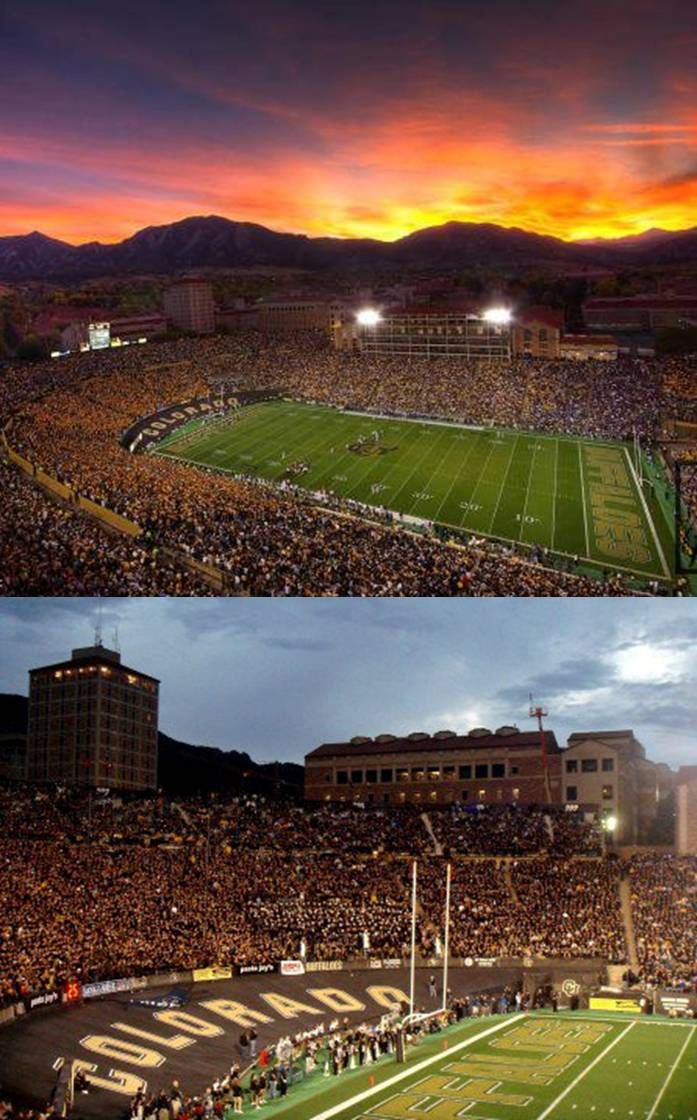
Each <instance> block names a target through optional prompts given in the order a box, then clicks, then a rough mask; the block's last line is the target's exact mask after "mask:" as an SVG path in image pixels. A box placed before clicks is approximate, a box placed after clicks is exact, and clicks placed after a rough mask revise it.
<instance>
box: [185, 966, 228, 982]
mask: <svg viewBox="0 0 697 1120" xmlns="http://www.w3.org/2000/svg"><path fill="white" fill-rule="evenodd" d="M191 975H192V977H193V979H194V982H198V981H199V980H230V979H231V978H232V968H222V967H221V966H220V965H211V967H210V968H195V969H194V970H193V972H192V973H191Z"/></svg>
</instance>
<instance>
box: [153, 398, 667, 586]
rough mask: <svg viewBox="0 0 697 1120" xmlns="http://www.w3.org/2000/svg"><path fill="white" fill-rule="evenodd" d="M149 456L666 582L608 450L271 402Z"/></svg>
mask: <svg viewBox="0 0 697 1120" xmlns="http://www.w3.org/2000/svg"><path fill="white" fill-rule="evenodd" d="M375 433H377V436H376V435H375ZM157 452H158V453H159V454H164V455H169V456H173V457H176V458H182V459H185V460H186V461H187V462H189V463H193V464H198V465H202V466H212V467H215V468H217V469H219V470H227V471H231V472H233V473H238V474H239V473H243V474H249V475H254V476H257V477H262V478H265V479H272V480H274V481H281V480H283V479H291V480H292V481H293V482H295V483H296V484H298V485H300V486H303V487H305V488H307V489H308V490H312V491H318V490H323V491H331V492H333V493H334V494H336V495H338V496H340V497H342V498H351V499H354V500H356V501H360V502H365V503H367V504H369V505H373V506H382V507H384V508H386V509H389V510H392V511H394V512H397V513H400V514H403V515H408V516H410V517H415V518H419V519H423V520H428V521H433V522H436V523H438V524H440V525H443V526H447V527H451V528H455V529H461V530H466V531H469V532H472V533H474V534H477V535H480V534H481V535H482V536H488V537H495V538H498V539H501V540H505V541H515V542H522V543H524V544H529V545H531V544H535V545H540V546H543V547H546V548H549V549H550V550H552V551H553V552H556V553H559V554H562V555H569V556H578V557H579V558H580V559H581V560H582V561H587V562H590V563H592V564H595V565H602V566H603V567H608V568H614V569H620V570H623V571H626V572H631V573H634V574H636V575H638V576H645V577H655V578H658V579H665V578H669V576H670V569H669V559H670V557H669V555H668V554H669V541H668V540H667V538H666V525H665V522H660V523H659V521H658V519H657V518H655V517H653V516H652V514H651V512H650V510H649V505H648V504H647V502H646V500H645V497H644V494H643V491H642V489H641V487H640V486H639V484H638V482H637V479H636V476H635V474H634V470H633V466H632V461H631V457H630V454H629V451H628V449H627V448H626V447H625V446H624V445H623V444H619V443H605V442H597V441H590V440H583V439H574V438H567V437H563V436H559V437H557V436H548V435H538V434H535V433H530V432H512V431H510V432H509V431H501V430H498V429H495V430H492V429H485V428H462V427H457V426H455V425H446V424H437V423H425V422H412V421H407V420H395V419H379V418H377V417H371V416H365V415H359V414H355V413H345V412H339V411H337V410H335V409H331V408H326V407H323V406H321V405H310V404H302V403H297V402H292V401H283V400H274V401H267V402H264V403H263V404H258V405H254V406H252V407H249V408H245V409H243V410H241V411H240V412H238V413H237V414H236V415H235V416H234V417H230V418H229V419H228V420H226V421H223V422H222V423H221V422H217V423H214V424H210V423H207V422H206V421H194V422H193V423H192V424H190V425H188V426H187V427H186V429H183V430H181V431H180V432H178V433H175V434H174V435H173V436H171V437H169V438H168V439H166V440H164V441H162V442H161V443H160V444H159V445H158V447H157ZM293 467H295V468H296V471H297V473H293V471H292V468H293ZM656 512H657V507H656Z"/></svg>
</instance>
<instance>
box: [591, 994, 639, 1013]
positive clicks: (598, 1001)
mask: <svg viewBox="0 0 697 1120" xmlns="http://www.w3.org/2000/svg"><path fill="white" fill-rule="evenodd" d="M640 998H641V997H639V996H633V995H626V996H591V997H590V1000H589V1001H588V1006H589V1007H590V1009H591V1011H641V1003H640Z"/></svg>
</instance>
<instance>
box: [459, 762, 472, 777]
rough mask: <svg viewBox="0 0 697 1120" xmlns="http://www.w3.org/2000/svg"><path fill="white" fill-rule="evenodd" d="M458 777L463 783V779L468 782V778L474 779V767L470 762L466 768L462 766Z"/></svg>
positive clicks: (466, 764)
mask: <svg viewBox="0 0 697 1120" xmlns="http://www.w3.org/2000/svg"><path fill="white" fill-rule="evenodd" d="M458 776H459V778H460V781H462V780H463V779H464V780H465V781H466V780H467V779H468V778H471V777H472V767H471V766H470V764H469V762H467V763H465V765H464V766H460V768H459V770H458Z"/></svg>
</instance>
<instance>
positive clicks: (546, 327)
mask: <svg viewBox="0 0 697 1120" xmlns="http://www.w3.org/2000/svg"><path fill="white" fill-rule="evenodd" d="M563 330H564V315H563V314H562V312H561V311H555V310H553V309H552V308H550V307H531V308H529V309H528V310H527V311H524V312H522V314H520V315H518V316H516V318H515V320H514V322H513V326H512V329H511V350H512V352H513V353H514V354H515V355H516V356H520V355H523V356H524V355H529V356H530V357H532V358H558V357H559V355H560V346H561V337H562V331H563Z"/></svg>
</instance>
